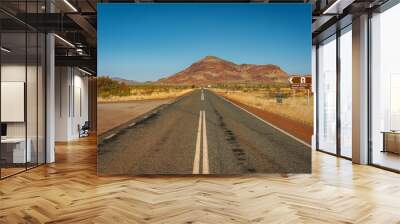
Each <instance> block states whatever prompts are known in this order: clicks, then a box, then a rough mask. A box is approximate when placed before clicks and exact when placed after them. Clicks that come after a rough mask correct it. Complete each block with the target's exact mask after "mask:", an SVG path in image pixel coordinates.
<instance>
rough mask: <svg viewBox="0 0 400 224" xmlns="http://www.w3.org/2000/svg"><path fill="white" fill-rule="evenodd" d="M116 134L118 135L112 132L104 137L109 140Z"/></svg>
mask: <svg viewBox="0 0 400 224" xmlns="http://www.w3.org/2000/svg"><path fill="white" fill-rule="evenodd" d="M115 135H116V133H113V134H111V135H109V136H107V137H105V138H104V140H108V139H110V138H112V137H114V136H115Z"/></svg>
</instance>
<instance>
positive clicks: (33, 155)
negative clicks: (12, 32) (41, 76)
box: [26, 32, 38, 168]
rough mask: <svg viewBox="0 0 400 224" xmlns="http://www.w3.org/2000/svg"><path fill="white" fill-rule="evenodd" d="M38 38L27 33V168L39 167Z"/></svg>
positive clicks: (33, 33) (34, 33)
mask: <svg viewBox="0 0 400 224" xmlns="http://www.w3.org/2000/svg"><path fill="white" fill-rule="evenodd" d="M37 42H38V36H37V33H36V32H28V33H27V59H28V60H27V80H26V91H27V92H26V104H27V107H26V112H27V113H26V114H27V122H26V124H27V149H28V150H30V153H29V156H30V158H29V159H28V163H27V166H28V168H29V167H33V166H36V165H37V160H38V141H37V132H38V119H37V117H38V107H37V104H38V102H37V98H38V87H37V84H38V67H37V64H38V55H37V54H38V49H37V45H38V43H37Z"/></svg>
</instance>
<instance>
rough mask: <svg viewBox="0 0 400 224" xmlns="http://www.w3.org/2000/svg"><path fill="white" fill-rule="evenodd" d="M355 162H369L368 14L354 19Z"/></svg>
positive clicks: (353, 132)
mask: <svg viewBox="0 0 400 224" xmlns="http://www.w3.org/2000/svg"><path fill="white" fill-rule="evenodd" d="M352 28H353V37H352V38H353V40H352V44H353V58H352V61H353V80H352V81H353V84H352V85H353V102H352V104H353V114H352V115H353V118H352V123H353V127H352V134H353V136H352V138H353V140H352V148H353V153H352V157H353V162H354V163H358V164H367V163H368V15H366V14H365V15H361V16H360V17H357V18H355V19H353V25H352Z"/></svg>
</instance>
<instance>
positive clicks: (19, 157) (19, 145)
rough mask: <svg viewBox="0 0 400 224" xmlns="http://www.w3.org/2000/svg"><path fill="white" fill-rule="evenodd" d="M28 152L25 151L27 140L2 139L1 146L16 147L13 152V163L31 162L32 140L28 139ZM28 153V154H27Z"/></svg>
mask: <svg viewBox="0 0 400 224" xmlns="http://www.w3.org/2000/svg"><path fill="white" fill-rule="evenodd" d="M27 143H28V144H27V145H26V151H25V138H2V139H1V144H2V145H5V146H6V147H9V146H12V145H13V146H14V147H13V148H12V151H13V160H12V162H13V163H25V162H31V160H32V153H31V145H32V141H31V139H30V138H28V139H27ZM25 153H26V154H25Z"/></svg>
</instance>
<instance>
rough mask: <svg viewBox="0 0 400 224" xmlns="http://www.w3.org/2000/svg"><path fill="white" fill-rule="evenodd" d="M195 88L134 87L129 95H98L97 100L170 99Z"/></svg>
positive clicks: (100, 101)
mask: <svg viewBox="0 0 400 224" xmlns="http://www.w3.org/2000/svg"><path fill="white" fill-rule="evenodd" d="M192 90H193V89H175V88H171V89H168V88H162V89H154V90H152V91H148V90H146V89H132V90H131V92H130V95H129V96H109V97H106V98H103V97H98V98H97V102H99V103H102V102H123V101H134V100H155V99H168V98H176V97H179V96H182V95H183V94H186V93H188V92H190V91H192Z"/></svg>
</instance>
